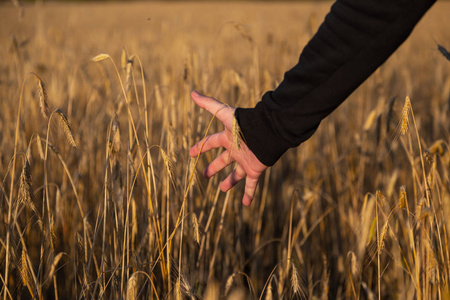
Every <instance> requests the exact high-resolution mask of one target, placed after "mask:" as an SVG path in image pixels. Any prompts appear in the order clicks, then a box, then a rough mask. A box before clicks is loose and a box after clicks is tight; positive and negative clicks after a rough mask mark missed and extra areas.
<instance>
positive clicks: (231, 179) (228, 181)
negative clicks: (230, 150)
mask: <svg viewBox="0 0 450 300" xmlns="http://www.w3.org/2000/svg"><path fill="white" fill-rule="evenodd" d="M245 175H246V173H245V170H244V169H243V168H242V167H241V165H238V166H237V167H236V169H234V171H233V172H231V173H230V175H228V176H227V178H225V180H224V181H222V183H220V190H221V191H222V192H226V191H228V190H229V189H231V188H232V187H234V186H235V185H236V184H237V183H238V182H239V181H241V180H242V179H243V178H244V177H245Z"/></svg>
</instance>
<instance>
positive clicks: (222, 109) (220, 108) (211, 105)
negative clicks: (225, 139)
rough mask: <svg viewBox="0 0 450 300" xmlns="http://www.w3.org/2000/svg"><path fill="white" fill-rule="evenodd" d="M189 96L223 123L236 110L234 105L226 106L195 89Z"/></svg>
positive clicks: (227, 120) (229, 120)
mask: <svg viewBox="0 0 450 300" xmlns="http://www.w3.org/2000/svg"><path fill="white" fill-rule="evenodd" d="M191 98H192V100H194V102H195V103H196V104H197V105H198V106H200V107H201V108H203V109H206V110H207V111H209V112H210V113H211V114H213V115H215V116H216V117H217V118H218V119H219V120H220V121H222V123H224V124H225V125H228V123H229V122H231V117H232V116H233V115H234V111H235V110H236V109H235V108H234V107H231V106H227V105H225V104H223V103H222V102H220V101H217V100H216V99H214V98H211V97H206V96H203V95H202V94H200V93H199V92H197V91H192V92H191ZM230 124H231V123H230Z"/></svg>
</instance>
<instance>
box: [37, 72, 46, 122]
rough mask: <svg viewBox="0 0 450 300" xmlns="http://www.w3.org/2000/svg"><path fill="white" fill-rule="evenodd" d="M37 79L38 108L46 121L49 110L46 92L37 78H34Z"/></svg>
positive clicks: (43, 85)
mask: <svg viewBox="0 0 450 300" xmlns="http://www.w3.org/2000/svg"><path fill="white" fill-rule="evenodd" d="M36 77H37V79H38V87H39V107H40V108H41V114H42V115H43V116H44V118H46V119H48V116H49V109H48V102H47V98H48V97H47V91H46V90H45V84H44V82H42V80H41V78H40V77H39V76H36Z"/></svg>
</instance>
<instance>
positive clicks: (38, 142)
mask: <svg viewBox="0 0 450 300" xmlns="http://www.w3.org/2000/svg"><path fill="white" fill-rule="evenodd" d="M36 144H37V148H38V152H39V156H40V157H41V159H42V160H45V155H44V148H42V140H41V137H40V136H39V134H37V135H36Z"/></svg>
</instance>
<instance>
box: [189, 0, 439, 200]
mask: <svg viewBox="0 0 450 300" xmlns="http://www.w3.org/2000/svg"><path fill="white" fill-rule="evenodd" d="M434 2H435V0H337V1H336V2H335V3H334V5H333V6H332V8H331V11H330V13H329V14H328V15H327V17H326V18H325V21H324V22H323V24H322V25H321V26H320V28H319V30H318V32H317V33H316V35H315V36H314V37H313V38H312V39H311V41H310V42H309V43H308V44H307V45H306V47H305V48H304V49H303V52H302V54H301V55H300V59H299V61H298V63H297V65H296V66H294V67H293V68H292V69H291V70H290V71H288V72H286V74H285V77H284V80H283V82H282V83H281V84H280V85H279V86H278V87H277V88H276V89H275V90H274V91H272V92H267V93H266V94H265V95H264V96H263V98H262V100H261V101H260V102H259V103H258V104H257V105H256V106H255V107H254V108H246V109H244V108H237V109H235V108H229V107H228V106H226V105H224V104H222V103H220V102H218V101H217V100H215V99H213V98H208V97H204V96H202V95H200V94H198V93H195V92H193V93H192V95H191V97H192V99H193V100H194V101H195V102H196V104H197V105H199V106H200V107H202V108H204V109H206V110H208V111H209V112H210V113H212V114H215V113H216V112H218V111H219V110H220V111H222V112H223V113H220V114H219V113H218V114H217V117H218V118H219V119H220V120H221V121H222V123H223V124H224V125H225V130H224V131H223V132H220V133H216V134H213V135H211V136H209V137H207V138H206V141H205V142H204V144H203V141H201V142H199V143H197V144H196V145H195V146H193V147H192V149H191V150H190V152H189V154H190V155H191V156H196V155H199V154H201V153H203V152H205V151H208V150H210V149H212V148H218V147H224V148H226V151H225V152H223V153H225V154H221V155H220V156H219V157H217V158H216V159H215V160H214V161H213V162H212V163H211V164H210V165H209V166H208V167H206V169H205V171H204V172H203V173H204V175H205V176H206V177H210V176H212V175H214V174H216V173H217V172H219V171H220V170H221V169H223V168H224V167H226V166H227V165H229V164H231V163H232V162H234V161H236V162H237V164H238V165H237V167H236V169H235V170H234V171H233V172H231V174H230V175H229V176H228V177H227V178H226V179H225V180H224V181H223V182H222V183H221V185H220V188H221V189H222V191H227V190H229V189H230V188H232V187H233V186H234V185H235V184H236V183H237V182H239V181H240V180H241V179H243V178H245V177H247V178H246V185H245V194H244V198H243V203H244V204H245V205H249V204H250V203H251V201H252V199H253V197H254V193H255V189H256V185H257V182H258V178H259V176H260V175H261V174H262V172H263V171H264V170H265V169H266V168H267V166H271V165H273V164H274V163H275V162H276V161H277V160H278V159H279V158H280V157H281V156H282V155H283V153H284V152H286V151H287V150H288V149H289V148H294V147H297V146H298V145H300V144H301V143H302V142H304V141H306V140H307V139H308V138H310V137H311V135H312V134H313V133H314V132H315V131H316V129H317V127H318V126H319V124H320V122H321V120H322V119H323V118H325V117H326V116H327V115H329V114H330V113H331V112H332V111H333V110H334V109H335V108H336V107H338V106H339V104H341V103H342V102H343V101H344V100H345V99H346V98H347V97H348V96H349V95H350V94H351V93H352V92H353V91H354V90H355V89H356V88H357V87H358V86H359V85H360V84H361V83H362V82H364V80H366V79H367V77H369V76H370V75H371V74H372V73H373V72H374V71H375V70H376V69H377V68H378V67H379V66H380V65H381V64H382V63H383V62H384V61H385V60H386V59H387V58H388V57H389V56H390V55H391V54H392V53H393V52H394V51H395V50H396V49H397V48H398V47H399V46H400V45H401V44H402V43H403V41H404V40H405V39H406V38H407V37H408V36H409V34H410V33H411V31H412V29H413V28H414V26H415V25H416V24H417V22H418V21H419V20H420V18H421V17H422V16H423V15H424V14H425V12H426V11H427V10H428V9H429V8H430V7H431V6H432V5H433V3H434ZM225 108H227V109H225ZM232 114H234V115H235V117H236V119H237V120H238V122H239V126H240V128H241V130H242V134H243V136H244V139H245V144H244V143H242V144H243V147H241V149H238V150H236V149H233V141H232V137H231V134H230V132H231V120H232ZM202 144H203V148H202ZM200 150H201V151H200Z"/></svg>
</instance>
